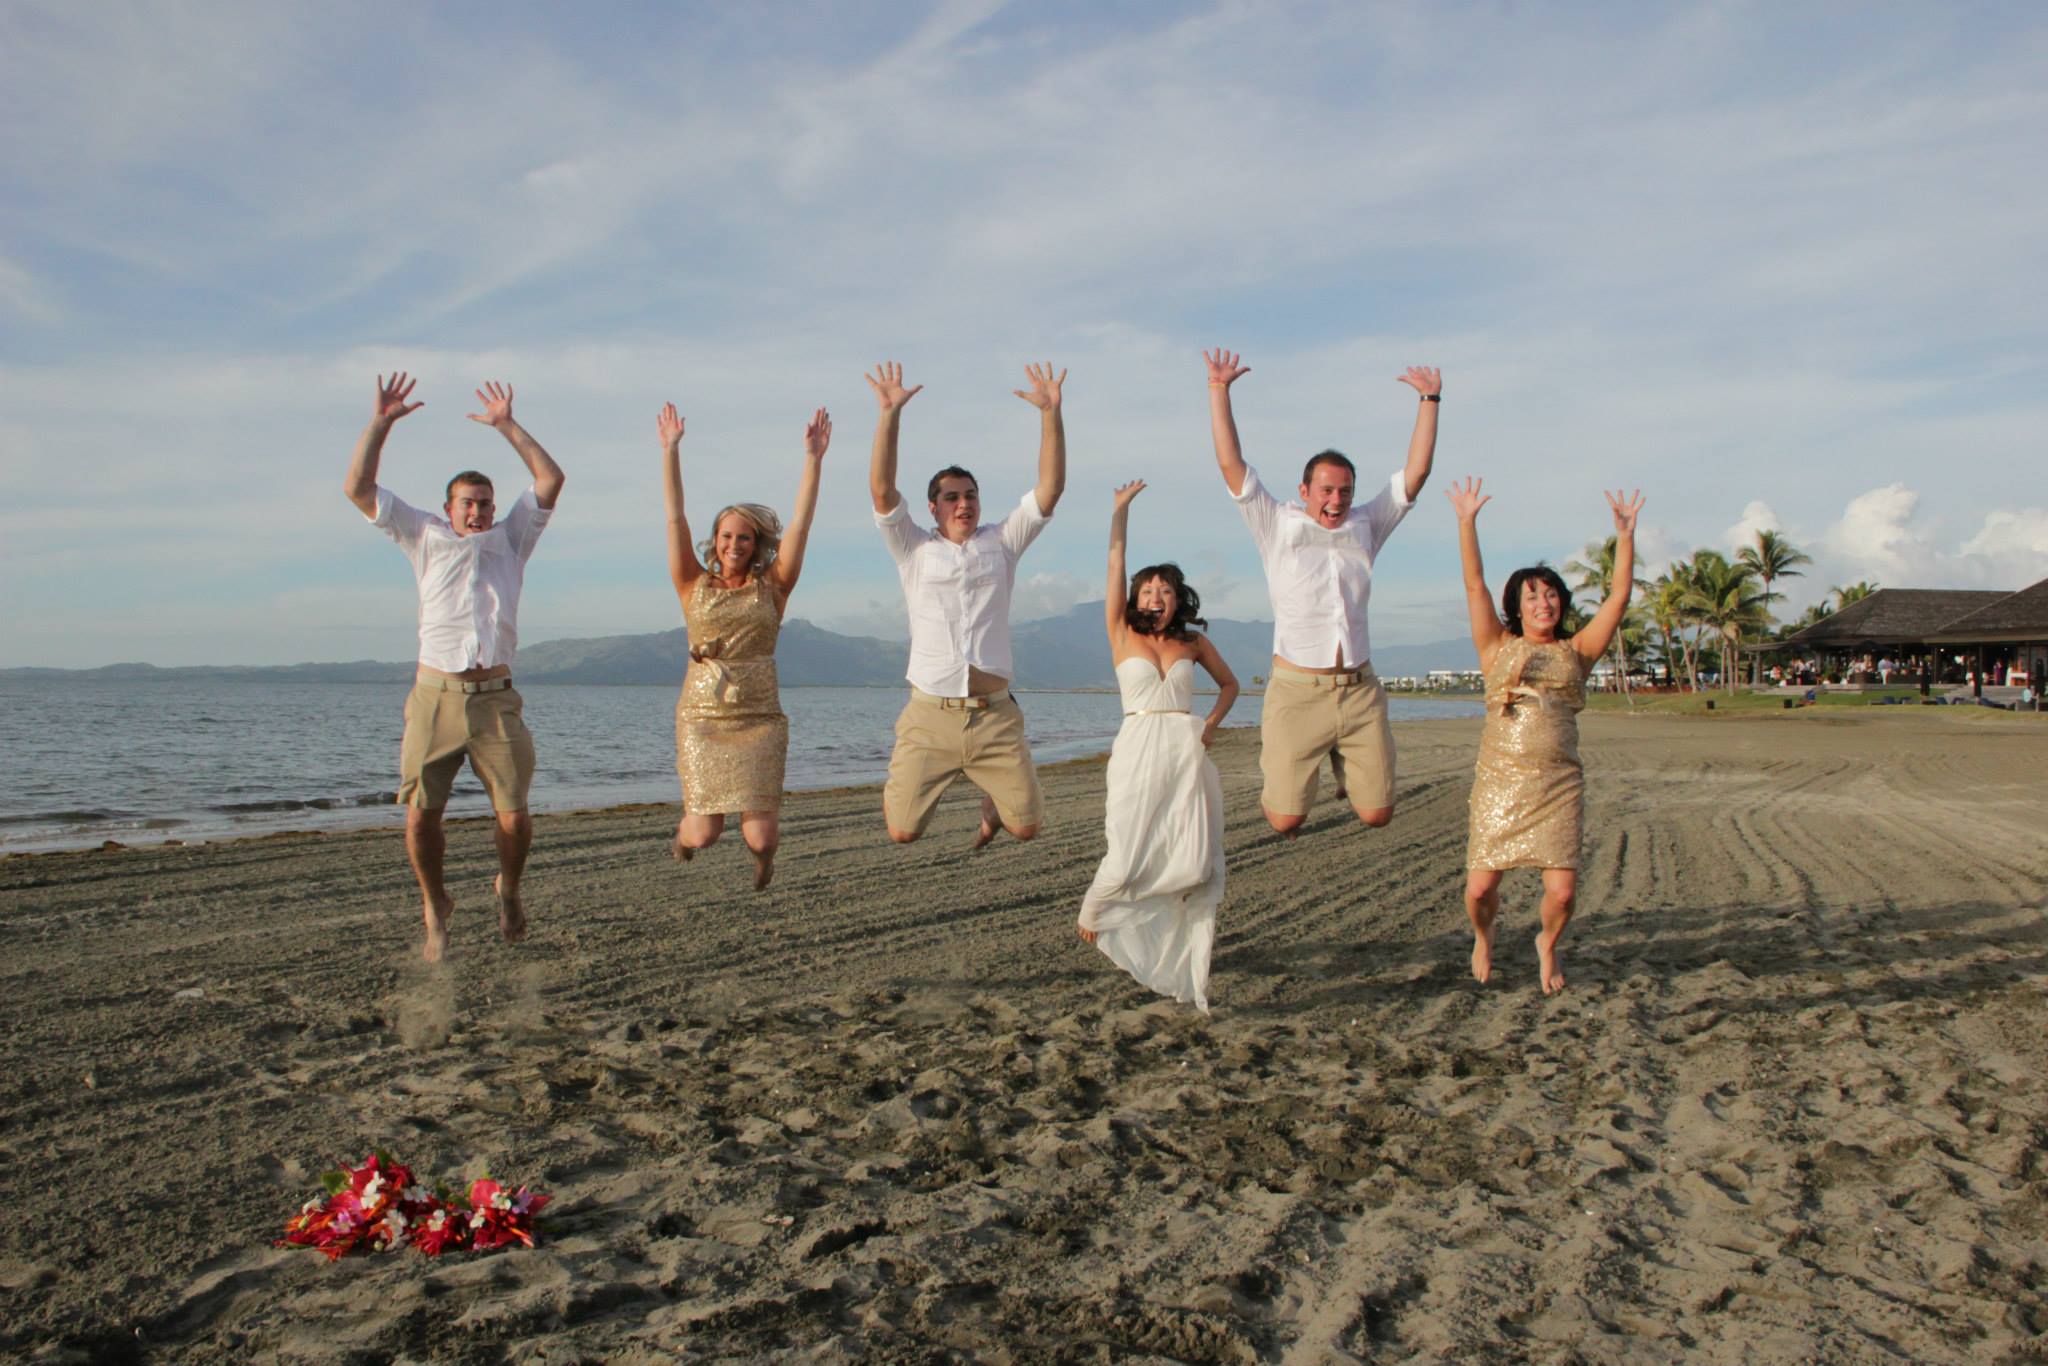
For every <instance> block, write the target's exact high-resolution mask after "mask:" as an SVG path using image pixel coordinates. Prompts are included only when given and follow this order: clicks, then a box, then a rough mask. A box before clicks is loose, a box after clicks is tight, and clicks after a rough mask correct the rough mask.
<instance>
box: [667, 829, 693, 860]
mask: <svg viewBox="0 0 2048 1366" xmlns="http://www.w3.org/2000/svg"><path fill="white" fill-rule="evenodd" d="M668 856H669V857H670V858H672V859H674V860H675V861H676V862H677V863H688V862H689V861H690V860H691V859H693V858H695V857H697V851H696V850H695V849H692V848H691V847H690V846H689V845H687V844H684V843H683V832H682V831H680V830H678V831H676V837H675V839H674V841H673V842H671V843H670V844H669V846H668Z"/></svg>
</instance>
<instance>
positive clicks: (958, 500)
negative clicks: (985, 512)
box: [930, 474, 981, 545]
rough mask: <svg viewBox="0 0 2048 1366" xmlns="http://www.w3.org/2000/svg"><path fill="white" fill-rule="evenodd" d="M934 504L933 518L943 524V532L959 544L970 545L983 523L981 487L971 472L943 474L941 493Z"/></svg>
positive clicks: (940, 486) (948, 538) (940, 482)
mask: <svg viewBox="0 0 2048 1366" xmlns="http://www.w3.org/2000/svg"><path fill="white" fill-rule="evenodd" d="M930 507H931V510H932V520H933V521H935V522H937V523H938V525H939V534H940V535H941V536H944V537H945V538H946V539H947V540H949V541H951V542H953V543H954V544H955V545H964V544H966V541H967V538H968V537H969V536H972V535H973V534H974V529H975V528H976V527H978V526H980V525H981V490H980V488H978V487H977V486H976V485H975V482H974V480H973V479H972V478H971V477H969V476H967V475H963V474H948V475H944V476H942V477H941V478H940V479H939V496H938V497H937V498H935V499H934V500H933V501H932V502H931V504H930Z"/></svg>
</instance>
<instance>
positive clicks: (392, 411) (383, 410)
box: [377, 370, 425, 422]
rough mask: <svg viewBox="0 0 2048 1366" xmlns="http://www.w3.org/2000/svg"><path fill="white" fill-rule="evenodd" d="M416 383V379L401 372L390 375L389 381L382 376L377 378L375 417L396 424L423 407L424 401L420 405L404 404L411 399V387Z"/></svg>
mask: <svg viewBox="0 0 2048 1366" xmlns="http://www.w3.org/2000/svg"><path fill="white" fill-rule="evenodd" d="M418 383H419V381H418V380H417V379H414V378H412V377H411V376H409V375H407V374H406V373H405V371H403V370H400V371H398V372H397V373H396V374H394V375H392V377H391V378H390V379H389V380H386V379H385V378H384V376H382V375H379V376H377V416H378V417H379V418H382V419H384V420H386V421H390V422H396V421H397V420H398V419H399V418H401V417H404V416H405V415H406V414H407V413H409V412H412V411H413V410H414V409H415V408H420V407H424V406H425V403H424V400H423V401H422V402H420V403H407V402H406V400H407V399H408V398H411V397H412V388H413V386H414V385H415V384H418Z"/></svg>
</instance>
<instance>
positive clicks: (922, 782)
mask: <svg viewBox="0 0 2048 1366" xmlns="http://www.w3.org/2000/svg"><path fill="white" fill-rule="evenodd" d="M1024 373H1025V375H1026V377H1027V378H1028V379H1029V380H1030V383H1031V387H1030V388H1029V389H1017V390H1014V391H1013V392H1014V393H1015V394H1016V395H1017V397H1019V398H1021V399H1023V400H1024V401H1025V402H1026V403H1029V404H1031V406H1033V407H1034V408H1036V409H1038V414H1039V439H1038V482H1037V484H1036V485H1034V486H1033V487H1032V489H1031V490H1030V491H1029V492H1028V493H1026V494H1025V495H1024V497H1023V499H1022V500H1021V501H1020V502H1019V503H1018V504H1017V506H1016V507H1014V508H1012V509H1010V513H1009V515H1008V516H1007V517H1005V518H1003V520H1002V521H1000V522H989V523H983V522H982V520H981V486H980V484H978V483H977V482H976V481H975V478H974V476H973V475H972V474H969V473H968V472H967V471H966V470H964V469H962V468H960V467H959V466H958V465H948V466H946V468H944V469H942V470H940V471H939V472H938V473H937V474H934V475H933V476H932V477H931V481H930V482H929V483H928V484H927V485H926V486H925V506H926V507H927V508H928V509H930V511H931V515H932V519H933V521H934V522H936V523H937V528H938V529H937V530H936V531H932V530H927V529H925V528H924V527H921V526H918V525H917V524H916V523H915V522H913V521H912V520H911V517H910V506H909V504H908V503H906V502H905V501H904V499H903V495H902V494H901V493H900V492H898V491H897V488H896V440H897V435H898V430H899V428H900V427H901V425H902V417H903V405H904V404H906V403H908V402H910V400H911V399H912V398H914V397H915V396H916V395H917V394H918V392H919V391H920V390H922V389H923V388H924V386H923V385H922V384H920V385H918V386H917V387H916V388H912V389H906V388H904V387H903V367H902V366H901V365H899V364H897V363H896V362H894V361H889V362H886V363H884V364H882V365H880V366H877V367H876V369H875V373H874V374H872V375H869V376H868V377H867V381H868V385H869V387H871V388H872V389H873V390H874V391H875V398H876V401H877V402H878V403H879V404H880V405H881V416H880V418H879V419H878V420H877V422H876V424H875V446H874V453H873V457H872V461H871V463H870V465H869V468H868V492H869V494H870V496H871V497H872V498H873V500H874V505H875V525H876V526H877V527H879V528H880V529H881V532H882V541H883V543H884V544H885V545H887V546H888V547H889V554H890V557H891V558H893V559H894V560H895V561H896V574H897V577H898V578H899V579H901V580H902V583H903V600H904V603H905V605H906V606H907V607H908V608H909V612H910V667H909V671H908V674H907V677H908V678H909V680H910V701H909V703H908V704H907V705H906V706H905V707H904V708H903V714H902V715H901V716H899V717H897V719H896V748H895V751H894V752H893V753H892V754H891V755H890V758H889V779H888V782H887V783H886V784H885V785H884V786H883V788H882V812H883V815H884V817H885V818H886V819H887V820H888V822H889V838H890V839H893V840H895V841H896V842H897V843H898V844H908V843H910V841H912V840H914V839H916V838H917V837H918V836H919V835H922V834H923V833H924V830H925V826H926V825H928V824H930V822H931V818H932V812H933V811H934V810H935V809H937V807H938V803H939V797H940V795H941V794H942V793H944V792H945V790H946V789H947V788H948V787H950V786H951V785H952V783H953V780H954V779H955V778H958V777H961V776H963V775H964V776H965V777H966V779H967V780H968V781H969V782H971V783H973V784H974V785H975V786H976V787H978V788H980V789H981V794H982V795H981V830H980V832H979V834H977V835H976V837H975V841H974V847H975V848H977V849H979V848H981V847H982V846H983V845H985V844H987V843H988V842H989V841H990V840H992V839H994V838H995V837H996V832H997V831H998V830H1007V831H1009V832H1010V833H1011V834H1012V835H1014V836H1015V837H1016V838H1018V839H1020V840H1028V839H1030V838H1032V837H1033V836H1035V835H1036V834H1037V833H1038V826H1039V823H1040V821H1041V820H1043V819H1044V807H1045V798H1044V794H1043V793H1041V792H1040V791H1039V787H1038V771H1037V769H1035V768H1033V767H1032V764H1031V747H1030V745H1029V744H1027V743H1026V742H1025V739H1024V713H1023V712H1022V711H1021V710H1019V708H1018V706H1017V701H1016V699H1015V698H1014V697H1012V696H1011V695H1010V678H1011V676H1012V674H1013V673H1014V672H1015V669H1014V666H1013V665H1012V663H1011V660H1010V589H1011V585H1012V584H1013V583H1014V582H1015V581H1016V577H1017V558H1018V556H1020V555H1022V554H1023V553H1024V551H1025V550H1026V549H1027V548H1028V547H1029V546H1030V544H1031V543H1032V541H1034V540H1036V539H1037V538H1038V533H1039V532H1041V531H1043V530H1045V524H1046V522H1047V521H1049V520H1050V519H1051V517H1052V510H1053V508H1054V507H1055V506H1057V505H1058V503H1059V501H1060V493H1061V492H1062V491H1063V490H1064V489H1065V488H1066V485H1067V434H1066V427H1065V424H1064V422H1063V420H1062V419H1061V416H1060V389H1061V386H1062V385H1064V384H1065V383H1066V379H1067V372H1066V371H1064V370H1062V371H1060V372H1059V374H1058V376H1057V377H1055V376H1054V374H1053V368H1052V366H1051V365H1050V364H1048V365H1045V366H1042V367H1041V366H1037V365H1030V366H1026V367H1025V370H1024Z"/></svg>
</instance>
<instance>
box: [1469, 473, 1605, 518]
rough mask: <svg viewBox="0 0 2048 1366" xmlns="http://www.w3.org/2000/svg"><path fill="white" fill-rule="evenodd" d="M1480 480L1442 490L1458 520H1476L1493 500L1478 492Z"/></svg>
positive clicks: (1490, 496)
mask: <svg viewBox="0 0 2048 1366" xmlns="http://www.w3.org/2000/svg"><path fill="white" fill-rule="evenodd" d="M1480 482H1481V481H1479V480H1478V479H1472V478H1468V479H1466V480H1465V481H1464V482H1463V483H1459V484H1452V485H1451V486H1450V487H1449V488H1447V489H1445V490H1444V496H1445V497H1446V498H1448V499H1450V500H1451V506H1452V507H1453V508H1455V509H1456V510H1457V513H1458V520H1459V521H1461V522H1476V521H1478V520H1479V509H1481V508H1483V507H1485V506H1486V505H1487V504H1488V503H1490V502H1492V501H1493V495H1492V494H1490V493H1488V494H1483V495H1482V494H1481V493H1480V492H1479V485H1480ZM1610 501H1611V500H1610Z"/></svg>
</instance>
